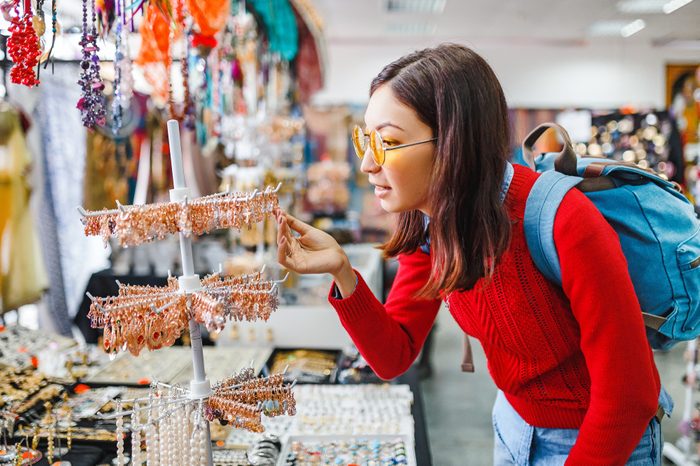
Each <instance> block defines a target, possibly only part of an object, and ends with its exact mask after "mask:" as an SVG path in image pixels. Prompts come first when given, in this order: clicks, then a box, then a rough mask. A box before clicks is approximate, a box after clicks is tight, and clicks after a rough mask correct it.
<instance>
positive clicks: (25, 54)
mask: <svg viewBox="0 0 700 466" xmlns="http://www.w3.org/2000/svg"><path fill="white" fill-rule="evenodd" d="M23 6H24V14H23V15H20V13H19V2H18V3H17V4H15V15H14V16H13V17H12V19H11V21H12V24H11V25H10V27H9V30H10V32H11V36H10V37H9V38H8V39H7V53H8V55H9V56H10V58H11V59H12V61H13V62H14V66H12V69H11V70H10V79H11V80H12V82H13V83H15V84H24V85H25V86H28V87H34V86H36V85H38V84H39V79H37V75H36V72H35V71H34V67H35V66H37V64H38V63H39V57H40V56H41V50H40V48H39V37H38V36H37V34H36V31H35V30H34V24H33V17H32V6H31V0H24V5H23Z"/></svg>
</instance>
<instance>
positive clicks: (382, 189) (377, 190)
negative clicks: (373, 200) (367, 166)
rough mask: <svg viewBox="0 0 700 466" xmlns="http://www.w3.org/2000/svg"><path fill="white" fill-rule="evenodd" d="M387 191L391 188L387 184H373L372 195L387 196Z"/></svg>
mask: <svg viewBox="0 0 700 466" xmlns="http://www.w3.org/2000/svg"><path fill="white" fill-rule="evenodd" d="M389 191H391V188H390V187H388V186H375V187H374V195H375V196H377V197H378V198H380V199H381V198H384V197H386V196H388V195H389Z"/></svg>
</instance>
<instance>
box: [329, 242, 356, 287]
mask: <svg viewBox="0 0 700 466" xmlns="http://www.w3.org/2000/svg"><path fill="white" fill-rule="evenodd" d="M332 275H333V279H334V280H335V285H336V286H337V287H338V291H340V294H341V295H342V296H343V298H347V297H348V296H350V295H351V294H352V293H353V291H355V286H356V285H357V276H356V275H355V271H354V270H353V269H352V265H351V264H350V260H349V259H348V256H346V255H345V253H343V260H342V265H341V266H340V268H339V269H338V270H337V271H336V272H334V273H332Z"/></svg>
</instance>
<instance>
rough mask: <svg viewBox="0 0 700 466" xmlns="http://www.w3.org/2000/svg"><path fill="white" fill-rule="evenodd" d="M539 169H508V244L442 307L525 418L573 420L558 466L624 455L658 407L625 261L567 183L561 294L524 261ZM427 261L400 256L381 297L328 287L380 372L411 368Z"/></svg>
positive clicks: (425, 309) (434, 306) (420, 336)
mask: <svg viewBox="0 0 700 466" xmlns="http://www.w3.org/2000/svg"><path fill="white" fill-rule="evenodd" d="M537 176H538V175H537V174H535V173H534V172H532V171H531V170H529V169H527V168H523V167H520V166H516V167H515V174H514V177H513V181H512V183H511V186H510V189H509V191H508V195H507V197H506V200H505V202H506V206H507V208H508V212H509V215H510V218H511V221H512V223H513V227H512V237H511V244H510V246H509V248H508V250H507V251H506V252H505V253H504V255H503V257H502V258H501V260H500V262H499V264H498V266H497V268H496V270H495V274H494V276H493V279H492V280H491V281H487V280H485V279H482V280H481V281H479V282H478V283H477V285H476V286H475V287H474V288H473V289H472V290H470V291H466V292H454V293H452V294H450V295H449V297H448V299H447V300H448V303H449V309H450V313H451V314H452V316H453V317H454V319H455V320H456V321H457V323H458V324H459V326H460V327H461V328H462V330H464V332H466V333H467V334H469V335H471V336H473V337H475V338H477V339H479V340H480V342H481V344H482V346H483V348H484V351H485V353H486V356H487V359H488V369H489V372H490V373H491V376H492V377H493V380H494V382H495V383H496V385H497V386H498V388H500V389H501V390H503V392H504V393H505V395H506V398H507V399H508V401H509V402H510V403H511V405H512V406H513V407H514V408H515V410H516V411H517V412H518V413H519V414H520V415H521V416H522V418H523V419H525V421H527V422H528V423H529V424H531V425H534V426H537V427H552V428H579V429H580V432H579V436H578V440H577V441H576V444H575V446H574V447H573V449H572V450H571V453H570V455H569V459H568V461H567V464H580V465H586V466H591V465H597V464H601V465H607V466H609V465H615V464H624V463H625V462H626V460H627V459H628V458H629V456H630V455H631V453H632V451H633V450H634V448H635V447H636V445H637V444H638V443H639V441H640V439H641V436H642V433H643V432H644V430H645V429H646V427H647V425H648V423H649V421H650V420H651V418H652V417H653V416H654V414H655V412H656V409H657V406H658V396H659V391H660V387H661V385H660V381H659V375H658V372H657V371H656V366H655V364H654V359H653V355H652V352H651V348H650V347H649V344H648V342H647V340H646V336H645V329H644V324H643V321H642V315H641V310H640V307H639V303H638V301H637V298H636V296H635V293H634V289H633V287H632V282H631V280H630V278H629V274H628V272H627V263H626V261H625V258H624V256H623V254H622V250H621V248H620V244H619V240H618V238H617V235H616V233H615V231H614V230H613V229H612V228H611V227H610V225H608V223H607V222H606V221H605V219H604V218H603V217H602V215H601V214H600V213H599V212H598V210H597V209H596V208H595V206H594V205H593V204H592V203H591V202H590V201H589V200H588V199H587V198H586V197H585V196H584V195H583V194H582V193H580V192H579V191H577V190H572V191H571V192H569V194H567V195H566V197H565V198H564V200H563V202H562V204H561V206H560V208H559V211H558V212H557V216H556V218H555V222H554V241H555V245H556V247H557V251H558V253H559V259H560V262H561V274H562V282H563V292H562V289H559V288H558V287H557V286H555V285H553V284H551V283H550V282H548V281H547V280H546V279H545V278H544V277H543V275H542V274H541V273H540V272H539V270H537V268H536V266H535V264H534V263H533V262H532V259H531V258H530V254H529V252H528V248H527V245H526V242H525V236H524V231H523V215H524V212H525V202H526V199H527V195H528V193H529V192H530V189H531V188H532V185H533V183H534V182H535V179H536V178H537ZM430 268H431V262H430V256H428V255H426V254H424V253H423V252H420V251H417V252H415V253H413V254H406V255H402V256H400V257H399V270H398V273H397V276H396V279H395V281H394V285H393V287H392V289H391V293H390V294H389V297H388V299H387V302H386V304H385V305H382V304H381V303H380V302H379V301H378V300H377V299H376V298H375V297H374V295H372V292H371V291H370V290H369V288H368V287H367V285H366V284H365V282H364V281H363V280H362V277H359V281H358V285H357V288H356V289H355V291H354V292H353V294H352V295H350V296H348V297H347V298H345V299H334V298H333V294H332V293H331V295H330V296H329V301H330V303H331V304H332V305H333V307H335V309H336V310H337V312H338V315H339V316H340V320H341V322H342V324H343V326H344V327H345V329H346V330H347V331H348V333H349V334H350V336H351V337H352V339H353V341H354V342H355V344H356V345H357V347H358V349H359V350H360V352H361V353H362V355H363V356H364V357H365V359H366V360H367V362H368V363H369V364H370V366H371V367H372V368H373V369H374V371H375V372H376V373H377V374H378V375H379V376H380V377H382V378H384V379H390V378H393V377H395V376H397V375H399V374H401V373H403V372H404V371H406V370H407V369H408V367H409V366H410V365H411V364H412V363H413V361H414V360H415V358H416V357H417V355H418V353H419V352H420V349H421V347H422V346H423V342H424V341H425V338H426V336H427V334H428V331H429V330H430V328H431V326H432V324H433V321H434V320H435V316H436V314H437V312H438V308H439V307H440V301H439V300H437V299H436V300H418V299H415V298H414V297H413V296H414V294H415V293H416V292H417V291H418V290H419V289H420V288H421V287H422V286H423V285H424V284H425V283H426V280H427V279H428V276H429V274H430ZM358 276H359V274H358Z"/></svg>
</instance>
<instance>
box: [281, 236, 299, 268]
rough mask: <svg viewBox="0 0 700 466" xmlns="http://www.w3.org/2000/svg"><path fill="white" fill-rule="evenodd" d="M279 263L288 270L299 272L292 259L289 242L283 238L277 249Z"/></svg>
mask: <svg viewBox="0 0 700 466" xmlns="http://www.w3.org/2000/svg"><path fill="white" fill-rule="evenodd" d="M277 262H279V263H280V265H281V266H282V267H284V268H286V269H290V270H294V271H297V269H296V264H295V263H296V261H294V258H293V257H292V253H291V250H290V247H289V242H288V241H287V239H286V238H282V240H281V242H280V243H279V245H278V249H277Z"/></svg>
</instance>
